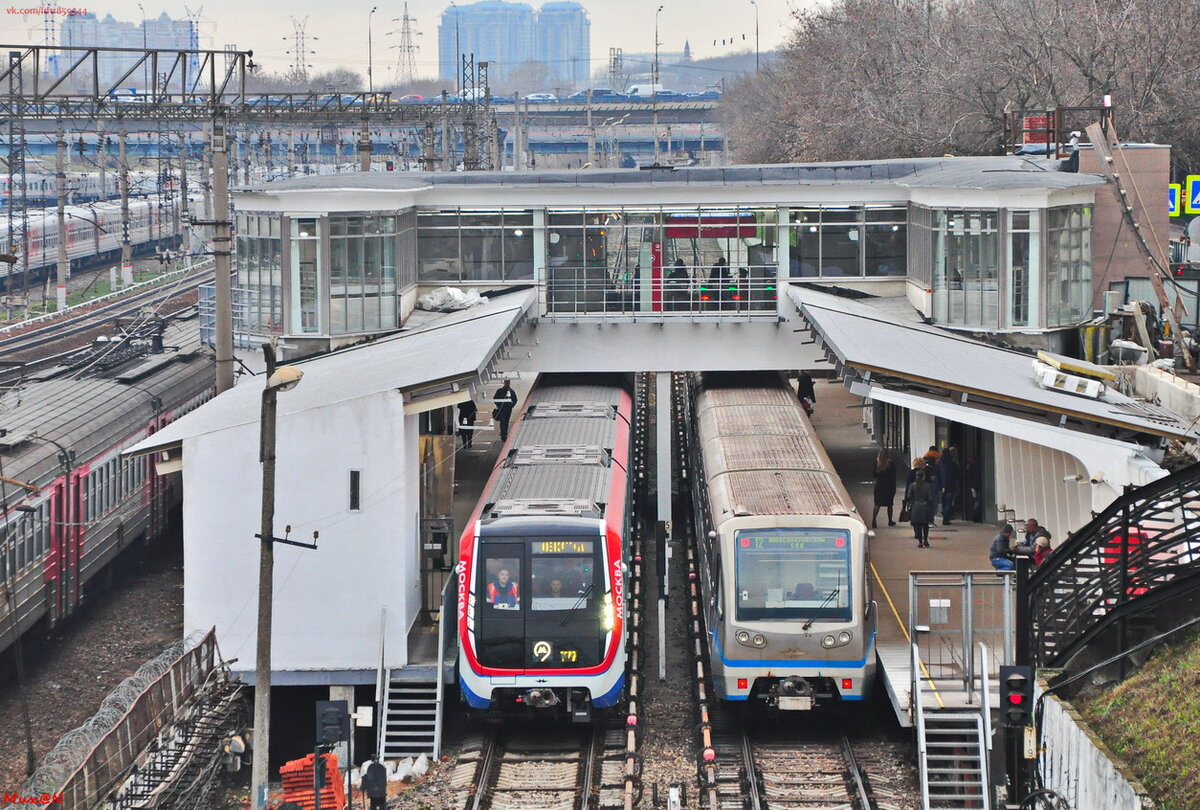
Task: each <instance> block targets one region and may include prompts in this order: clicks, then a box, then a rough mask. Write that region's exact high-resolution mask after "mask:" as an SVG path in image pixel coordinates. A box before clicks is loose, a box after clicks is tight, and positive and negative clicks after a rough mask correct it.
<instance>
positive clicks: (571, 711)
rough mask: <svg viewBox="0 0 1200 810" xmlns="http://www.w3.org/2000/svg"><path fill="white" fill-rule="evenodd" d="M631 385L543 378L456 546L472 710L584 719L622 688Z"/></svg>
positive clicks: (615, 700)
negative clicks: (457, 546) (457, 548)
mask: <svg viewBox="0 0 1200 810" xmlns="http://www.w3.org/2000/svg"><path fill="white" fill-rule="evenodd" d="M630 390H631V387H630V386H629V385H628V384H626V383H625V382H624V381H622V380H621V379H620V378H618V377H614V376H601V375H586V374H570V375H565V374H564V375H559V374H551V375H543V376H541V377H539V378H538V381H537V383H536V384H535V386H534V388H533V390H532V391H530V393H529V396H528V399H527V400H526V402H525V404H524V408H523V409H522V410H521V413H520V415H519V418H518V419H517V421H516V422H515V424H514V426H513V428H512V433H511V435H510V436H509V439H508V442H507V444H506V445H505V446H504V448H503V450H502V452H501V454H500V460H499V462H498V463H497V465H496V468H495V470H493V472H492V475H491V477H490V478H489V479H488V481H487V484H486V485H485V487H484V491H483V496H482V498H481V499H480V501H479V503H478V504H477V505H476V507H475V510H474V512H473V513H472V515H471V519H470V522H469V523H468V525H467V527H466V529H465V531H464V532H463V534H462V538H461V541H460V546H459V560H458V564H457V566H456V569H455V571H456V576H457V580H458V643H459V664H458V671H459V685H460V687H461V693H462V697H463V700H464V701H465V702H466V703H467V705H468V706H470V707H471V708H472V709H476V710H490V711H492V712H499V713H503V714H511V713H514V712H520V713H530V714H535V715H546V716H549V717H555V718H562V717H566V718H569V719H570V720H571V721H574V722H588V721H589V720H590V719H591V717H592V712H593V710H605V709H610V708H612V707H616V706H618V705H620V704H621V702H622V700H623V698H624V687H625V669H626V650H625V582H626V579H625V573H626V570H627V568H626V556H627V548H628V541H629V538H630V524H631V516H630V491H629V487H630V485H631V476H630V474H629V457H630V433H631V424H630V421H631V418H632V411H633V399H632V396H631V394H630Z"/></svg>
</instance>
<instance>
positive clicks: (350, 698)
mask: <svg viewBox="0 0 1200 810" xmlns="http://www.w3.org/2000/svg"><path fill="white" fill-rule="evenodd" d="M329 699H330V700H344V701H346V707H347V710H348V711H349V712H350V713H351V714H354V712H355V710H356V709H357V707H356V706H355V705H354V687H353V686H330V687H329ZM350 733H351V734H353V733H354V721H353V720H351V721H350ZM333 753H335V754H337V758H338V765H339V766H340V767H341V769H342V770H344V771H347V770H350V768H352V767H354V763H353V762H351V761H350V744H349V743H345V742H340V743H337V744H336V745H334V746H333Z"/></svg>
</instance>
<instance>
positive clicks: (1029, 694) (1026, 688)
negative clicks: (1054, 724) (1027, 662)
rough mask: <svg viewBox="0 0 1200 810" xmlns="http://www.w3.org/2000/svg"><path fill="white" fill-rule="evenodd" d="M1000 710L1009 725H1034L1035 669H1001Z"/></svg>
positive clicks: (1011, 667)
mask: <svg viewBox="0 0 1200 810" xmlns="http://www.w3.org/2000/svg"><path fill="white" fill-rule="evenodd" d="M1000 708H1001V710H1002V712H1003V715H1004V722H1005V723H1006V724H1007V725H1010V726H1028V725H1030V724H1032V723H1033V667H1027V666H1008V667H1000Z"/></svg>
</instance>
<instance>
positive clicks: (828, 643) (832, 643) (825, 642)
mask: <svg viewBox="0 0 1200 810" xmlns="http://www.w3.org/2000/svg"><path fill="white" fill-rule="evenodd" d="M821 646H822V647H824V648H825V649H827V650H828V649H830V648H832V647H836V646H837V639H836V638H834V637H833V636H825V638H823V639H821Z"/></svg>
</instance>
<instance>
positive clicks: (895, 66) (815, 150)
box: [726, 0, 1200, 162]
mask: <svg viewBox="0 0 1200 810" xmlns="http://www.w3.org/2000/svg"><path fill="white" fill-rule="evenodd" d="M794 19H795V28H794V30H793V32H792V35H791V38H790V40H789V42H788V44H787V45H786V47H785V48H784V49H783V51H782V53H781V54H780V57H779V59H778V60H777V61H776V62H775V63H774V66H773V67H772V69H770V70H768V71H764V72H763V73H762V74H759V75H757V76H751V77H747V78H745V79H743V80H742V81H741V82H739V83H738V84H737V85H736V87H735V88H734V91H735V92H731V93H729V94H728V95H727V97H726V106H727V110H726V115H727V118H726V124H727V126H728V127H729V131H730V134H731V137H732V141H733V143H734V145H735V149H736V152H737V155H738V157H739V158H740V159H743V160H749V161H758V162H760V161H765V160H854V159H858V160H862V159H878V158H888V157H900V156H919V155H937V154H943V153H946V152H954V153H972V154H979V153H989V152H994V151H995V150H996V149H997V147H998V145H999V142H1000V139H1001V136H1002V133H1003V126H1004V117H1005V110H1006V109H1009V108H1051V107H1063V106H1097V105H1099V103H1100V101H1101V97H1102V96H1103V95H1105V94H1109V95H1111V96H1112V97H1113V100H1114V104H1115V105H1116V108H1117V113H1118V117H1117V121H1118V128H1119V132H1120V134H1121V135H1122V136H1123V137H1126V138H1130V139H1143V140H1157V141H1162V142H1169V143H1172V144H1174V145H1175V147H1176V151H1177V155H1179V156H1180V157H1181V158H1182V159H1184V160H1186V161H1188V162H1194V161H1196V160H1197V159H1200V123H1198V122H1197V120H1196V117H1195V116H1194V114H1192V111H1191V109H1190V108H1191V107H1192V106H1193V102H1191V101H1190V100H1189V99H1190V98H1191V97H1193V96H1194V90H1193V88H1194V87H1195V85H1196V82H1197V79H1200V58H1198V57H1197V55H1196V49H1195V48H1194V47H1192V43H1195V42H1197V41H1200V40H1198V38H1197V37H1198V35H1200V3H1198V2H1197V0H961V1H959V2H955V1H954V0H927V1H926V0H834V2H833V3H832V4H831V5H829V6H827V7H823V8H819V9H808V10H801V11H796V12H794Z"/></svg>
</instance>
